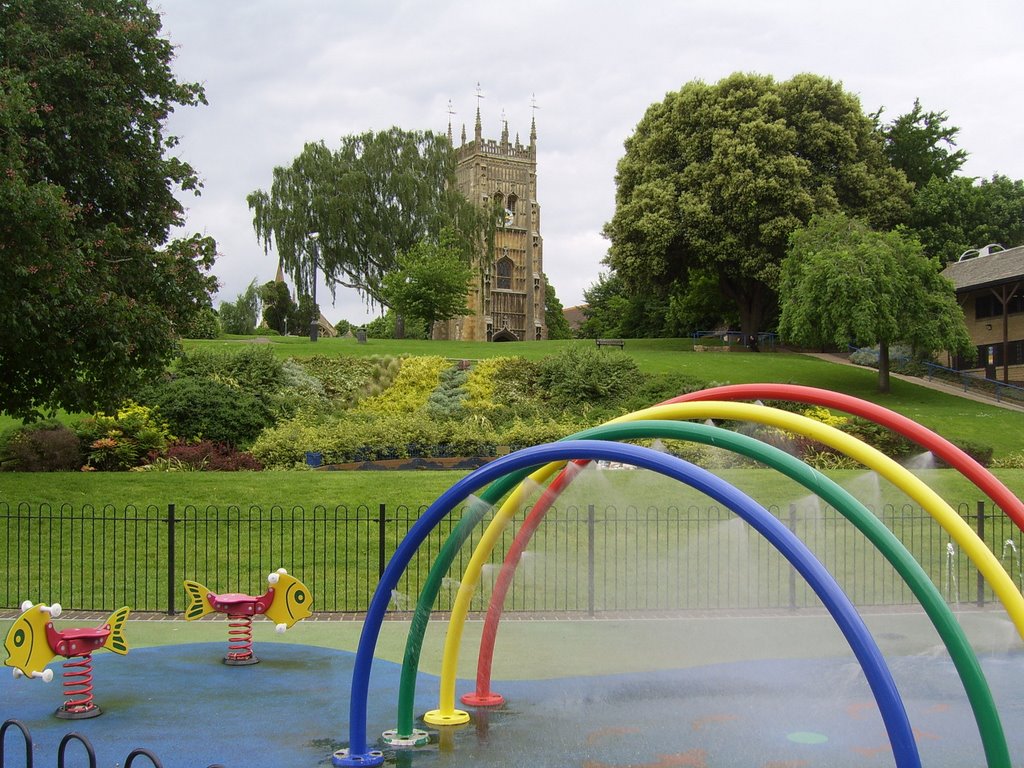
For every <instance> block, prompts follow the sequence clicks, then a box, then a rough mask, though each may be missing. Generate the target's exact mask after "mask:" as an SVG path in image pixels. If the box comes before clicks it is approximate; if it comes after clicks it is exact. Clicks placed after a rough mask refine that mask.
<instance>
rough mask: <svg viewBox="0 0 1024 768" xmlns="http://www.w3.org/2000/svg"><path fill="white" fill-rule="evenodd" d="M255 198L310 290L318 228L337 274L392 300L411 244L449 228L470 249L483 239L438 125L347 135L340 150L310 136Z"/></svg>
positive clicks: (267, 240) (256, 220)
mask: <svg viewBox="0 0 1024 768" xmlns="http://www.w3.org/2000/svg"><path fill="white" fill-rule="evenodd" d="M247 200H248V203H249V208H250V209H251V210H252V211H253V227H254V228H255V230H256V236H257V237H258V238H259V240H260V241H261V242H262V243H263V245H264V247H265V248H266V249H268V250H269V249H270V248H271V247H274V248H276V249H277V253H278V256H279V258H280V259H281V263H282V264H283V266H284V269H285V271H286V272H287V273H288V274H289V275H290V276H291V277H292V279H293V280H294V282H295V284H296V285H298V286H299V287H300V291H301V290H305V291H307V292H311V288H312V279H313V248H312V246H311V242H310V238H309V236H310V233H312V232H318V233H319V237H318V239H317V243H316V253H317V267H318V269H319V270H320V271H321V272H322V274H323V275H324V276H325V278H326V279H327V281H328V283H329V284H330V285H331V286H332V287H333V286H336V285H341V286H346V287H350V288H355V289H356V290H358V291H359V292H360V293H361V294H362V295H363V296H364V298H366V299H367V300H368V301H369V302H372V303H376V304H383V305H385V306H386V305H387V300H386V298H385V296H384V293H383V292H382V290H381V287H382V284H383V280H384V276H385V275H387V274H388V273H389V272H391V271H392V270H394V269H395V268H396V267H397V266H398V259H399V256H400V255H401V254H404V253H409V252H411V251H412V250H413V248H414V247H415V246H416V245H417V244H419V243H421V242H424V241H426V242H434V243H436V242H438V239H439V237H440V235H441V231H442V230H443V229H445V228H449V229H450V230H451V231H452V232H454V233H455V234H456V235H457V236H458V237H459V238H460V239H461V240H462V247H465V248H467V249H469V248H472V247H475V246H476V245H477V244H478V243H479V242H482V238H481V230H480V227H481V226H482V219H481V217H480V216H479V214H478V212H477V210H476V208H475V207H474V206H473V205H471V204H470V203H469V202H468V201H467V200H466V199H465V198H464V197H463V196H462V195H461V194H460V193H459V192H458V190H457V189H456V184H455V154H454V152H453V150H452V146H451V143H450V142H449V141H448V139H447V137H444V136H437V135H434V134H432V133H430V132H429V131H427V132H419V131H404V130H401V129H399V128H391V129H390V130H387V131H382V132H379V133H374V132H367V133H362V134H359V135H355V136H345V137H343V138H342V139H341V146H340V147H339V148H338V149H337V150H333V151H332V150H331V149H329V148H328V147H327V146H326V145H325V144H324V143H323V142H317V143H311V144H307V145H306V146H305V148H304V149H303V150H302V153H301V154H300V155H299V156H298V157H296V158H295V160H294V161H293V162H292V164H291V165H290V166H288V167H277V168H275V169H274V173H273V181H272V183H271V186H270V189H269V190H256V191H255V192H252V193H251V194H250V195H249V196H248V198H247Z"/></svg>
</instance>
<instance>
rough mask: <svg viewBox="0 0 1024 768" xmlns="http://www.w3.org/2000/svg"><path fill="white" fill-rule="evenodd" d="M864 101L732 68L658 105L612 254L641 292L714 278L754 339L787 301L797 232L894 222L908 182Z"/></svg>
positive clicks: (627, 168) (814, 82) (801, 78)
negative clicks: (782, 284)
mask: <svg viewBox="0 0 1024 768" xmlns="http://www.w3.org/2000/svg"><path fill="white" fill-rule="evenodd" d="M882 150H883V148H882V141H881V137H880V136H879V134H878V132H877V131H876V130H874V124H873V123H872V121H871V119H870V118H869V117H867V116H866V115H865V114H864V113H863V111H862V109H861V106H860V103H859V102H858V100H857V99H856V97H854V96H852V95H850V94H848V93H846V92H845V91H843V89H842V87H841V86H840V85H839V84H838V83H834V82H832V81H830V80H827V79H825V78H822V77H818V76H815V75H809V74H807V75H798V76H796V77H794V78H793V79H792V80H788V81H786V82H776V81H775V80H773V79H772V78H771V77H768V76H762V75H752V74H734V75H731V76H730V77H727V78H725V79H724V80H721V81H720V82H718V83H717V84H716V85H706V84H704V83H701V82H691V83H688V84H687V85H685V86H683V87H682V88H681V89H680V90H679V91H676V92H674V93H669V94H668V95H667V96H666V97H665V100H664V101H662V102H659V103H657V104H653V105H652V106H651V107H650V108H648V110H647V113H646V114H645V115H644V117H643V119H642V120H641V121H640V123H639V124H638V125H637V127H636V131H635V132H634V134H633V135H632V136H631V137H630V138H629V139H627V140H626V152H625V155H624V156H623V158H622V159H621V160H620V161H619V165H618V172H617V175H616V185H617V188H616V207H615V215H614V217H613V218H612V220H611V221H610V222H608V223H607V224H606V225H605V234H606V236H607V237H608V238H609V239H610V240H611V248H610V249H609V253H608V256H607V259H606V261H607V263H608V264H609V265H610V266H611V267H612V268H613V269H614V270H615V272H616V273H617V274H618V275H620V276H621V278H622V279H623V280H624V281H625V282H626V284H627V286H628V288H629V290H630V292H631V293H634V294H637V293H642V292H645V291H646V292H649V293H650V294H658V295H664V293H665V292H666V291H668V290H669V287H670V286H672V285H673V283H674V282H675V281H678V283H679V285H680V286H682V287H684V288H685V285H686V283H687V281H688V280H689V279H690V273H691V270H695V269H696V270H700V271H701V272H702V274H707V273H708V272H711V273H713V274H714V275H715V276H716V277H717V280H718V289H719V290H720V291H721V292H722V294H723V295H725V296H727V297H728V298H729V299H730V300H732V301H733V302H734V303H735V305H736V307H737V310H738V313H739V316H740V324H741V327H742V330H743V332H744V333H745V334H748V335H749V334H756V333H757V332H758V331H759V330H761V328H762V324H763V321H764V318H765V317H767V316H768V315H770V314H771V313H772V312H773V311H774V308H775V306H776V302H777V295H776V289H777V286H778V279H779V265H780V263H781V262H782V259H783V258H784V256H785V254H786V249H787V244H788V238H789V235H790V233H791V232H793V231H794V230H795V229H797V228H798V227H799V226H801V225H803V224H805V223H807V222H808V221H810V219H811V217H812V216H813V215H814V214H815V213H819V212H827V211H837V210H844V211H849V212H851V213H853V214H856V215H858V216H862V217H864V218H866V219H867V220H868V221H870V222H871V223H872V224H873V225H874V226H877V227H880V228H888V227H889V226H891V225H893V224H895V223H897V222H900V221H902V220H903V219H904V218H905V215H906V211H907V207H908V204H909V198H910V192H911V186H910V184H909V183H908V182H907V180H906V178H905V177H904V176H903V174H902V173H900V172H899V171H897V170H896V169H894V168H892V166H891V165H890V164H889V162H888V159H887V158H886V157H885V154H884V152H883V151H882Z"/></svg>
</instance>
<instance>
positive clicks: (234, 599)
mask: <svg viewBox="0 0 1024 768" xmlns="http://www.w3.org/2000/svg"><path fill="white" fill-rule="evenodd" d="M185 592H186V594H187V595H188V597H189V603H188V607H187V608H185V619H186V620H187V621H192V620H193V619H199V618H202V617H203V616H205V615H206V614H208V613H214V612H216V613H226V614H227V616H228V622H229V623H228V653H227V655H226V656H225V657H224V663H225V664H229V665H231V666H245V665H247V664H258V663H259V661H260V660H259V658H257V656H256V654H254V653H253V651H252V618H253V616H257V615H259V614H264V615H265V616H266V617H267V618H268V619H270V620H271V621H272V622H274V624H276V627H275V630H276V631H277V632H284V631H285V630H286V629H288V628H289V627H291V626H292V625H293V624H295V622H297V621H300V620H302V619H305V618H307V617H308V616H311V615H312V614H313V612H312V610H311V609H310V606H312V605H313V596H312V595H310V594H309V590H308V589H307V588H306V585H305V584H303V583H302V582H301V581H299V580H298V579H297V578H295V577H294V576H291V575H289V573H288V571H286V570H285V569H284V568H278V569H277V571H275V572H274V573H272V574H270V575H269V576H268V577H267V591H266V592H265V593H263V594H262V595H255V596H254V595H242V594H238V593H227V594H223V595H218V594H216V593H214V592H211V591H210V590H208V589H207V588H206V587H204V586H203V585H202V584H200V583H199V582H196V581H185Z"/></svg>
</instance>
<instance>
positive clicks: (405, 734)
mask: <svg viewBox="0 0 1024 768" xmlns="http://www.w3.org/2000/svg"><path fill="white" fill-rule="evenodd" d="M529 475H530V470H529V469H524V470H519V471H518V472H513V473H511V474H508V475H505V476H504V477H502V478H501V479H500V480H496V481H495V482H493V483H491V485H490V486H488V488H487V490H485V491H484V492H483V493H482V494H480V497H479V499H477V500H474V501H472V502H471V503H470V505H469V509H467V510H466V512H465V513H464V514H463V516H462V519H461V520H459V522H458V524H457V525H456V526H455V527H454V528H453V529H452V531H451V533H449V534H448V538H447V539H445V542H444V544H443V545H442V546H441V550H440V551H439V552H438V553H437V557H435V558H434V563H433V565H431V567H430V571H429V572H428V573H427V578H426V580H425V581H424V582H423V588H422V589H421V590H420V595H419V597H418V598H417V600H416V608H415V610H414V611H413V615H412V622H411V623H410V625H409V634H408V635H407V636H406V642H405V655H404V656H403V658H402V672H401V677H400V682H399V686H398V725H397V728H396V729H395V730H396V732H397V736H398V738H399V739H412V738H413V736H414V727H413V720H414V715H413V702H414V699H415V697H416V673H417V672H418V671H419V667H420V651H421V650H422V649H423V636H424V635H425V634H426V632H427V624H428V623H429V622H430V613H431V611H432V610H433V608H434V601H435V600H436V599H437V594H438V592H440V591H441V586H442V585H443V583H444V577H445V575H446V574H447V573H448V569H449V568H450V567H451V564H452V562H453V561H454V560H455V556H456V555H457V554H458V552H459V549H460V548H461V547H462V545H463V544H464V543H465V542H466V540H467V539H468V538H469V535H470V533H472V532H473V529H474V528H475V527H476V526H477V525H478V524H479V523H480V521H481V520H482V519H483V517H484V515H485V514H487V510H488V509H490V508H491V507H492V506H493V505H494V504H496V503H497V502H498V501H500V500H501V499H502V497H504V496H505V494H506V493H508V492H509V491H511V490H512V489H513V488H515V487H516V486H517V485H519V484H520V483H522V482H523V480H525V479H526V478H527V477H528V476H529Z"/></svg>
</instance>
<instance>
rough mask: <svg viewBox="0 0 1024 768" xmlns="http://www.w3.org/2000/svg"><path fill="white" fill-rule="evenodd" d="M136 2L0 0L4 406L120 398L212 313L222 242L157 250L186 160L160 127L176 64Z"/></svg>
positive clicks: (15, 410) (0, 403) (0, 397)
mask: <svg viewBox="0 0 1024 768" xmlns="http://www.w3.org/2000/svg"><path fill="white" fill-rule="evenodd" d="M172 56H173V49H172V47H171V44H170V42H168V41H167V40H166V39H164V38H162V37H161V36H160V17H159V16H158V15H157V14H156V13H155V12H153V11H152V10H151V9H150V8H149V7H148V6H147V4H146V2H145V0H91V2H89V3H80V2H73V1H72V0H9V1H8V2H3V3H0V169H2V172H0V253H2V254H3V255H2V258H0V286H3V288H2V290H3V294H4V300H3V301H2V302H0V370H3V376H2V377H0V411H2V412H6V413H9V414H13V415H17V416H32V415H34V414H36V413H38V412H39V411H42V410H48V409H52V408H57V407H62V408H66V409H68V410H72V411H79V410H92V409H95V408H109V407H114V406H116V405H117V403H118V402H119V401H120V400H121V399H122V398H123V397H124V396H125V395H126V394H128V393H130V392H131V391H132V390H133V389H134V388H135V387H136V386H137V384H138V383H139V382H141V381H142V380H144V379H145V378H147V377H148V376H149V375H151V374H152V373H153V372H154V371H156V370H159V369H162V368H163V366H164V364H165V363H166V361H167V360H168V359H169V358H170V357H171V356H172V354H173V353H174V352H175V350H176V343H177V333H178V331H179V330H181V329H184V328H186V327H188V326H189V324H190V322H191V321H192V320H193V319H194V318H195V316H196V315H197V314H198V313H201V312H207V311H208V310H209V305H210V299H209V295H210V293H211V291H213V290H215V288H216V280H215V279H214V278H213V277H212V276H210V275H208V274H206V273H207V272H208V271H209V269H210V268H211V267H212V264H213V259H214V251H215V246H214V243H213V241H212V240H210V239H209V238H199V237H195V238H191V239H188V240H185V241H182V242H179V243H174V244H171V245H170V246H168V247H166V248H161V246H163V245H164V244H165V243H166V242H167V239H168V235H169V232H170V229H171V227H172V226H175V225H178V224H180V223H181V222H182V206H181V204H180V203H179V202H178V201H177V200H176V198H175V193H176V191H178V190H196V189H197V187H198V183H197V180H196V175H195V173H194V172H193V170H192V168H191V167H189V166H188V165H187V164H186V163H184V162H182V161H181V160H179V159H178V158H176V157H174V156H173V155H171V154H170V152H171V150H172V149H173V147H174V146H175V144H176V139H175V138H174V137H173V136H168V135H166V134H165V133H164V122H165V120H166V118H167V116H168V114H169V113H170V111H171V110H172V109H173V108H174V107H175V106H177V105H194V104H197V103H199V102H204V103H205V99H204V97H203V91H202V89H201V88H200V87H199V86H198V85H196V84H192V83H179V82H177V80H176V79H175V78H174V75H173V73H172V72H171V60H172Z"/></svg>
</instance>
